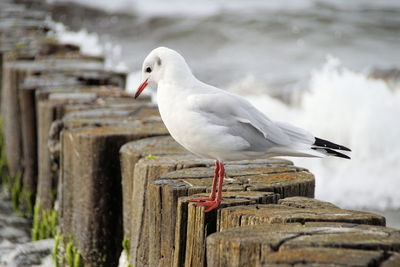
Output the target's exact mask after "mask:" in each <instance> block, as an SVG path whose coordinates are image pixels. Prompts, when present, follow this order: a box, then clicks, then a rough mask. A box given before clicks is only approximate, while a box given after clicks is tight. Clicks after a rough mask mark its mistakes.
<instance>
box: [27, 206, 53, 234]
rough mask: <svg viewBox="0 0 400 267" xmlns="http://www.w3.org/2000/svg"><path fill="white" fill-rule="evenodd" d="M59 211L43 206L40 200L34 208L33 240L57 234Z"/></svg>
mask: <svg viewBox="0 0 400 267" xmlns="http://www.w3.org/2000/svg"><path fill="white" fill-rule="evenodd" d="M56 227H57V211H56V210H47V209H42V208H41V203H40V201H38V203H36V205H35V208H34V216H33V226H32V230H31V235H32V241H37V240H40V239H46V238H52V237H55V236H56Z"/></svg>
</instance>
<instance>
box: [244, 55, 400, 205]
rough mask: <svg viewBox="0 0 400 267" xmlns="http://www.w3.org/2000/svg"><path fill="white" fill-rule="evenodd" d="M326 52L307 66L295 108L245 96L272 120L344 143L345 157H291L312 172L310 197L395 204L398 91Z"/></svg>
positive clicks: (399, 155) (398, 199) (399, 159)
mask: <svg viewBox="0 0 400 267" xmlns="http://www.w3.org/2000/svg"><path fill="white" fill-rule="evenodd" d="M398 89H399V88H397V89H396V90H393V89H390V88H389V87H388V86H387V85H386V83H385V82H383V81H382V80H373V79H369V78H368V77H367V76H366V75H365V74H363V73H357V72H354V71H352V70H349V69H347V68H345V67H343V66H342V65H341V63H340V61H339V60H338V59H335V58H333V57H328V59H327V62H326V63H325V64H324V66H323V67H322V68H321V69H318V70H316V71H313V72H312V73H311V78H310V82H309V88H308V91H307V92H306V93H304V94H302V96H301V98H300V105H299V107H291V106H287V105H285V104H283V103H281V102H280V101H278V100H276V99H273V98H270V97H268V96H263V97H261V98H260V97H259V96H257V97H252V96H250V97H249V100H250V101H252V102H253V103H254V104H255V105H256V106H258V107H259V108H260V109H261V110H263V111H264V112H265V113H266V114H269V115H270V116H271V117H272V118H274V119H277V120H285V121H290V122H292V123H294V124H297V125H299V126H301V127H304V128H306V129H308V130H309V131H310V132H312V133H313V134H314V135H316V136H318V137H321V138H325V139H328V140H331V141H333V142H337V143H340V144H343V145H346V146H348V147H350V148H351V149H352V150H353V152H352V153H351V157H352V159H351V160H343V159H338V158H332V157H329V158H324V159H300V158H291V160H293V161H294V162H295V164H296V165H298V166H303V167H306V168H309V169H310V171H311V172H312V173H314V174H315V176H316V197H317V198H319V199H323V200H327V201H331V202H334V203H336V204H339V205H340V206H342V207H349V208H361V207H364V208H376V209H388V208H389V209H390V208H397V209H398V208H400V194H399V193H398V189H399V188H400V172H399V166H400V142H398V141H397V139H398V137H399V136H400V124H399V123H398V121H399V119H398V117H399V115H400V90H398Z"/></svg>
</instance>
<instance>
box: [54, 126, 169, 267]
mask: <svg viewBox="0 0 400 267" xmlns="http://www.w3.org/2000/svg"><path fill="white" fill-rule="evenodd" d="M163 134H166V129H165V127H164V125H163V124H162V123H161V122H148V123H143V122H139V121H137V122H135V123H132V124H130V125H128V126H119V127H117V126H112V127H107V126H104V127H97V128H80V129H71V130H67V131H64V132H63V133H62V149H61V151H62V154H61V191H62V195H60V196H59V199H60V211H59V216H60V226H61V231H62V234H63V235H64V236H70V235H71V236H72V238H73V242H74V245H75V246H76V247H77V249H78V251H79V252H80V253H81V255H82V258H83V262H84V263H85V264H87V265H95V266H115V265H117V262H118V257H119V254H120V252H121V242H122V189H121V177H120V164H119V157H118V154H119V149H120V147H121V146H122V145H123V144H124V143H126V142H128V141H132V140H136V139H140V138H145V137H150V136H156V135H163Z"/></svg>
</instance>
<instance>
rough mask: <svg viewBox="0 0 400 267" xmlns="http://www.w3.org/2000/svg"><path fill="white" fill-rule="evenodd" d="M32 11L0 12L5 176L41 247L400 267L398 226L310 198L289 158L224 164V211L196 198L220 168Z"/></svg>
mask: <svg viewBox="0 0 400 267" xmlns="http://www.w3.org/2000/svg"><path fill="white" fill-rule="evenodd" d="M32 3H34V4H35V5H39V4H38V3H37V2H32ZM26 5H27V2H25V3H24V5H20V4H15V3H10V2H5V3H3V2H2V3H1V4H0V18H1V19H2V20H1V21H2V22H1V23H0V33H1V39H0V41H1V42H0V56H1V64H0V67H1V77H2V83H1V85H2V86H1V118H2V135H3V136H2V140H1V143H0V145H1V159H0V171H1V181H2V186H3V188H4V189H6V190H8V191H9V192H10V195H11V198H12V201H13V204H14V208H15V209H16V211H17V212H19V213H20V214H21V215H23V216H27V217H32V219H33V225H32V238H33V240H38V239H44V238H55V248H54V253H53V256H54V259H55V261H56V262H57V266H117V265H118V262H119V259H120V258H124V259H125V262H126V263H125V265H126V266H127V265H128V264H129V265H130V266H206V265H208V266H275V265H279V266H293V265H296V266H297V265H299V266H308V265H313V264H314V265H315V266H321V265H329V266H399V265H400V230H396V229H391V228H386V227H384V226H385V218H383V217H382V216H379V215H375V214H372V213H366V212H359V211H353V210H344V209H340V208H339V207H337V206H335V205H333V204H330V203H327V202H323V201H319V200H316V199H314V198H313V197H314V186H315V179H314V176H313V175H312V174H311V173H310V172H309V171H308V170H306V169H304V168H300V167H296V166H293V164H292V163H291V162H290V161H287V160H282V159H265V160H255V161H240V162H232V163H227V164H226V172H227V178H226V182H225V184H224V188H223V190H224V193H223V197H224V200H223V202H222V203H221V206H220V207H219V208H218V209H217V210H214V211H212V212H210V213H204V207H197V206H196V205H194V204H193V203H189V201H188V200H189V199H190V198H191V197H193V195H195V194H199V195H204V194H207V192H209V190H210V187H211V181H212V177H213V164H214V163H213V162H212V161H210V160H205V159H199V158H196V157H194V156H193V155H191V154H190V153H188V152H187V151H185V150H184V149H183V148H182V147H181V146H179V145H178V144H177V143H176V142H175V141H174V140H173V139H172V138H171V137H170V136H169V135H168V132H167V130H166V128H165V127H164V125H163V123H162V121H161V119H160V117H159V114H158V110H157V107H156V106H155V105H154V104H151V103H150V102H149V99H148V98H147V99H146V98H142V100H139V101H138V100H134V99H133V97H132V96H131V95H130V94H128V93H126V92H124V90H123V88H125V82H126V74H125V73H119V72H114V71H109V70H105V69H104V62H103V58H102V57H91V56H85V55H83V54H82V53H80V51H79V47H77V46H74V45H70V44H60V43H58V42H57V40H54V39H53V38H49V37H48V32H49V31H51V30H52V29H51V25H46V23H45V17H46V15H47V13H46V12H43V11H37V10H35V9H33V8H29V7H27V6H26ZM138 56H140V55H138ZM349 179H351V177H349ZM121 255H123V256H121ZM121 262H123V261H122V260H121Z"/></svg>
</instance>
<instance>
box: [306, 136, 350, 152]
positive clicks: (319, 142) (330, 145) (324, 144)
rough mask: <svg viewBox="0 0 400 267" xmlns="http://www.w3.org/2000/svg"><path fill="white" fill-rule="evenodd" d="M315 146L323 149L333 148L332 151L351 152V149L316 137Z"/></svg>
mask: <svg viewBox="0 0 400 267" xmlns="http://www.w3.org/2000/svg"><path fill="white" fill-rule="evenodd" d="M313 145H314V146H317V147H321V148H331V149H337V150H343V151H351V149H350V148H347V147H345V146H342V145H338V144H335V143H332V142H329V141H327V140H324V139H321V138H318V137H315V143H314V144H313Z"/></svg>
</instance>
